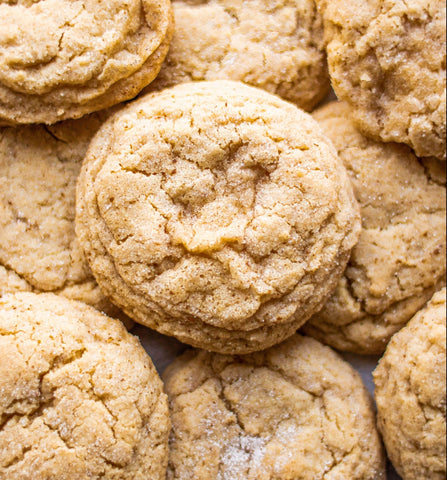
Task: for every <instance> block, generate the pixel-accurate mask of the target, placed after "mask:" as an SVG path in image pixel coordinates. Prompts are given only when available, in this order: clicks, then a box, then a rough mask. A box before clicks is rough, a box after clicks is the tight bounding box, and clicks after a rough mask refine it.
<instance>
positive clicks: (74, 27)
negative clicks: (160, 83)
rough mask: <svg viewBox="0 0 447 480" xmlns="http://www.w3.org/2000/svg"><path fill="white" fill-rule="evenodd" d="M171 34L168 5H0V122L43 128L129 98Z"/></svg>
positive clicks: (132, 1)
mask: <svg viewBox="0 0 447 480" xmlns="http://www.w3.org/2000/svg"><path fill="white" fill-rule="evenodd" d="M172 33H173V23H172V11H171V6H170V1H169V0H127V1H126V2H122V1H120V0H108V1H107V2H101V1H99V0H75V1H71V0H63V1H61V0H34V1H31V2H26V1H24V0H18V1H12V2H8V1H6V2H0V51H1V52H2V54H1V56H0V124H3V125H17V124H25V123H47V124H51V123H55V122H58V121H60V120H65V119H68V118H78V117H81V116H82V115H85V114H87V113H90V112H94V111H96V110H101V109H103V108H106V107H109V106H111V105H115V104H117V103H119V102H121V101H124V100H127V99H130V98H133V97H134V96H135V95H136V94H137V93H138V92H139V91H140V90H141V89H142V88H144V87H145V86H146V85H147V84H149V83H150V82H151V81H152V80H153V79H154V78H155V77H156V75H157V73H158V71H159V70H160V67H161V64H162V62H163V59H164V57H165V56H166V53H167V51H168V48H169V43H170V40H171V37H172Z"/></svg>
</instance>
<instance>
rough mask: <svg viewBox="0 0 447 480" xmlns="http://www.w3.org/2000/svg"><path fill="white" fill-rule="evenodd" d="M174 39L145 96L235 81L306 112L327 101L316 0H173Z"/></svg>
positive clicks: (327, 79)
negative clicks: (203, 82)
mask: <svg viewBox="0 0 447 480" xmlns="http://www.w3.org/2000/svg"><path fill="white" fill-rule="evenodd" d="M172 6H173V10H174V17H175V33H174V37H173V40H172V43H171V47H170V50H169V53H168V56H167V57H166V60H165V63H164V64H163V66H162V69H161V71H160V74H159V76H158V77H157V79H156V80H155V81H154V82H153V83H152V84H151V85H150V89H151V90H153V89H162V88H166V87H171V86H173V85H176V84H178V83H183V82H188V81H194V80H238V81H242V82H245V83H247V84H249V85H253V86H255V87H258V88H262V89H264V90H267V91H268V92H270V93H276V94H277V95H280V96H281V97H283V98H284V99H286V100H289V101H291V102H293V103H295V104H296V105H298V106H299V107H301V108H304V109H305V110H311V109H312V108H313V107H314V106H315V105H316V104H317V103H318V102H319V101H320V100H321V99H322V98H323V97H324V96H325V94H326V93H327V91H328V88H329V74H328V71H327V61H326V53H325V50H324V45H323V25H322V20H321V16H320V15H319V14H318V12H317V9H316V6H315V2H314V0H304V1H302V0H271V1H268V2H265V0H245V1H243V2H241V1H239V2H234V1H232V0H202V1H200V0H199V1H196V0H174V1H173V3H172Z"/></svg>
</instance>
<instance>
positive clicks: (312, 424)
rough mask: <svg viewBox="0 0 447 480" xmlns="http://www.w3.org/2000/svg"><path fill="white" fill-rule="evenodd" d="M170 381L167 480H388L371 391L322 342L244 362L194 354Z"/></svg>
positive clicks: (169, 372)
mask: <svg viewBox="0 0 447 480" xmlns="http://www.w3.org/2000/svg"><path fill="white" fill-rule="evenodd" d="M163 380H164V382H165V389H166V392H167V394H168V398H169V405H170V412H171V418H172V432H171V436H170V453H169V464H168V477H167V478H168V480H189V479H194V480H214V479H215V480H279V479H286V478H287V479H294V480H315V479H317V478H318V479H323V478H324V479H339V478H343V479H348V478H349V479H350V480H379V479H385V472H384V455H383V452H382V448H381V443H380V440H379V436H378V433H377V431H376V427H375V417H374V412H373V406H372V401H371V399H370V396H369V393H368V392H367V390H366V389H365V387H364V386H363V384H362V381H361V378H360V376H359V375H358V374H357V373H356V372H355V371H354V370H353V369H352V367H351V366H350V365H349V364H347V363H346V362H344V361H343V360H342V359H341V358H340V357H339V356H338V355H337V354H335V353H334V352H333V351H332V350H331V349H330V348H328V347H325V346H323V345H321V344H320V343H319V342H317V341H316V340H313V339H311V338H306V337H303V336H300V335H294V336H293V337H291V338H290V339H288V340H287V341H285V342H284V343H282V344H280V345H278V346H275V347H273V348H270V349H269V350H266V351H263V352H259V353H256V354H252V355H247V356H238V357H236V356H229V355H219V354H213V353H208V352H205V351H197V350H196V351H193V350H192V351H188V352H186V353H185V354H183V355H182V356H181V357H179V358H178V359H177V360H175V362H174V363H173V364H172V365H170V366H169V367H168V368H167V369H166V371H165V372H164V374H163Z"/></svg>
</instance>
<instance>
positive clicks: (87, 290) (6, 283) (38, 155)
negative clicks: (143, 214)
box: [0, 112, 124, 317]
mask: <svg viewBox="0 0 447 480" xmlns="http://www.w3.org/2000/svg"><path fill="white" fill-rule="evenodd" d="M109 113H110V112H101V113H97V114H92V115H90V116H88V117H85V118H83V119H81V120H76V121H75V120H69V121H66V122H62V123H60V124H57V125H53V126H51V127H43V126H29V127H19V128H3V129H0V296H1V295H3V294H5V293H10V292H16V291H36V292H54V293H58V294H61V295H63V296H65V297H69V298H72V299H75V300H80V301H83V302H86V303H89V304H91V305H93V306H95V307H96V308H98V309H100V310H104V311H106V312H107V313H108V314H110V315H112V316H117V315H118V313H119V312H118V309H117V308H116V307H115V306H114V305H112V304H111V303H110V302H109V301H108V300H107V299H106V298H105V296H104V295H103V294H102V293H101V291H100V289H99V287H98V285H97V283H96V282H95V279H94V277H93V275H92V273H91V271H90V268H89V266H88V264H87V262H86V260H85V258H84V255H83V252H82V250H81V248H80V246H79V243H78V241H77V239H76V236H75V229H74V217H75V186H76V180H77V177H78V174H79V171H80V169H81V164H82V159H83V157H84V154H85V152H86V150H87V147H88V144H89V142H90V140H91V138H92V136H93V135H94V133H95V132H96V130H97V129H98V128H99V126H100V125H101V123H102V121H104V120H105V119H106V118H107V116H108V115H109ZM123 317H124V316H123Z"/></svg>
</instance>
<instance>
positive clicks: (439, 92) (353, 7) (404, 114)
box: [316, 0, 446, 160]
mask: <svg viewBox="0 0 447 480" xmlns="http://www.w3.org/2000/svg"><path fill="white" fill-rule="evenodd" d="M316 1H317V5H318V7H319V10H320V12H321V13H322V15H323V18H324V27H325V37H326V42H327V53H328V63H329V71H330V75H331V79H332V85H333V87H334V90H335V92H336V93H337V96H338V98H339V99H340V100H345V101H347V102H349V104H350V106H351V107H352V112H353V115H354V118H355V121H356V123H357V124H358V126H359V128H360V129H361V130H362V131H363V132H364V133H365V135H368V136H371V137H373V138H375V139H376V140H382V141H385V142H400V143H405V144H407V145H409V146H410V147H412V148H413V149H414V151H415V152H416V155H418V156H419V157H426V156H434V157H437V158H439V159H444V160H445V154H446V150H445V149H446V143H445V139H446V128H445V126H446V121H445V120H446V71H445V68H446V44H445V39H446V4H445V1H444V0H432V1H429V2H428V1H426V0H406V1H402V0H331V1H328V0H316Z"/></svg>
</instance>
